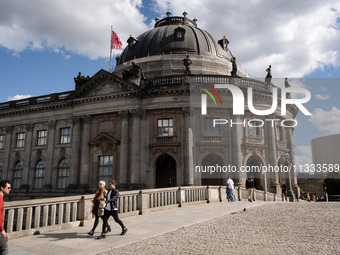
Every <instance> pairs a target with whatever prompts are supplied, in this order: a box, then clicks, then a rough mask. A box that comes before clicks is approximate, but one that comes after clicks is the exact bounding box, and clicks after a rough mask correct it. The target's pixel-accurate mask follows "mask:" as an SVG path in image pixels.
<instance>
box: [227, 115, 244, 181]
mask: <svg viewBox="0 0 340 255" xmlns="http://www.w3.org/2000/svg"><path fill="white" fill-rule="evenodd" d="M244 123H245V120H244V119H243V118H241V117H240V116H237V115H236V116H235V115H234V116H233V118H232V126H231V127H230V128H231V136H232V137H231V144H232V145H231V146H232V147H231V161H232V166H235V167H236V169H237V170H240V168H241V166H242V159H243V156H242V147H241V146H242V139H243V129H244V126H245V124H244ZM246 179H247V173H241V172H240V173H239V175H238V181H237V182H236V186H238V187H244V186H245V181H246Z"/></svg>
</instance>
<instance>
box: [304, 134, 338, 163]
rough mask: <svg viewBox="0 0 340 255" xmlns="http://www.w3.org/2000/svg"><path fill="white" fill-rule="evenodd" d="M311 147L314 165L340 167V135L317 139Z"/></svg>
mask: <svg viewBox="0 0 340 255" xmlns="http://www.w3.org/2000/svg"><path fill="white" fill-rule="evenodd" d="M311 145H312V157H313V163H314V164H321V165H322V164H327V165H333V166H334V165H335V164H338V165H340V150H339V148H340V134H337V135H328V136H323V137H319V138H315V139H313V140H312V141H311Z"/></svg>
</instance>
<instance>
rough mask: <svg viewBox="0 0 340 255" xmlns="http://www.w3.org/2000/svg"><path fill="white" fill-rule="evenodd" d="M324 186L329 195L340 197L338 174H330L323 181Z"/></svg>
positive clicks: (339, 176) (339, 174)
mask: <svg viewBox="0 0 340 255" xmlns="http://www.w3.org/2000/svg"><path fill="white" fill-rule="evenodd" d="M324 186H325V187H327V193H328V194H329V195H340V172H337V173H335V172H332V173H329V174H328V175H327V178H326V179H325V180H324Z"/></svg>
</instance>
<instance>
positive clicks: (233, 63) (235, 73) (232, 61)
mask: <svg viewBox="0 0 340 255" xmlns="http://www.w3.org/2000/svg"><path fill="white" fill-rule="evenodd" d="M231 64H232V67H233V69H232V71H231V72H230V74H231V76H237V64H236V57H232V59H231Z"/></svg>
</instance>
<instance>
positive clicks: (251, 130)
mask: <svg viewBox="0 0 340 255" xmlns="http://www.w3.org/2000/svg"><path fill="white" fill-rule="evenodd" d="M258 125H259V124H258V123H256V122H252V121H248V125H247V136H248V137H261V128H260V127H258Z"/></svg>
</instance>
